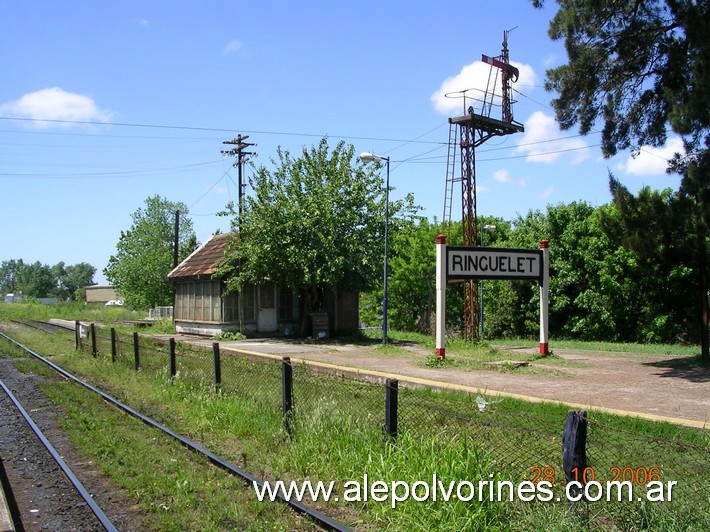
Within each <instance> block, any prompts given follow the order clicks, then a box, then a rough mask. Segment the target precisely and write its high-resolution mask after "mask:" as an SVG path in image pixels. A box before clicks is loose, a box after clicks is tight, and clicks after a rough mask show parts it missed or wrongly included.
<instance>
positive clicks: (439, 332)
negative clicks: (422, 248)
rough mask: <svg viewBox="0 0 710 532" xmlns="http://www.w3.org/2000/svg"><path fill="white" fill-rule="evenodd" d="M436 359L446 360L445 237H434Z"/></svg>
mask: <svg viewBox="0 0 710 532" xmlns="http://www.w3.org/2000/svg"><path fill="white" fill-rule="evenodd" d="M436 358H440V359H442V360H443V359H445V358H446V236H444V235H438V236H437V237H436Z"/></svg>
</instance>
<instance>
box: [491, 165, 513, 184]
mask: <svg viewBox="0 0 710 532" xmlns="http://www.w3.org/2000/svg"><path fill="white" fill-rule="evenodd" d="M493 180H494V181H497V182H498V183H510V172H509V171H508V170H506V169H505V168H502V169H501V170H496V171H495V172H493Z"/></svg>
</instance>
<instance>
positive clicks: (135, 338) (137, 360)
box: [133, 332, 141, 371]
mask: <svg viewBox="0 0 710 532" xmlns="http://www.w3.org/2000/svg"><path fill="white" fill-rule="evenodd" d="M133 359H134V361H135V364H134V368H135V370H136V371H138V368H140V366H141V360H140V352H139V347H138V333H137V332H134V333H133Z"/></svg>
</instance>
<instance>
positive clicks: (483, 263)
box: [436, 235, 550, 359]
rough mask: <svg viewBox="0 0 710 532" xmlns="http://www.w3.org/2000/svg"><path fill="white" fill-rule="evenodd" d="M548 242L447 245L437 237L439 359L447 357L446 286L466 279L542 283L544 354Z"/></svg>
mask: <svg viewBox="0 0 710 532" xmlns="http://www.w3.org/2000/svg"><path fill="white" fill-rule="evenodd" d="M549 252H550V250H549V243H548V241H547V240H541V241H540V249H508V248H484V247H461V246H456V247H454V246H450V247H447V246H446V237H445V236H444V235H438V236H437V237H436V358H439V359H444V358H446V283H447V281H450V280H462V279H477V280H481V279H499V280H500V279H522V280H527V281H537V282H538V283H539V284H540V354H541V355H548V354H549V353H550V351H549V347H548V343H547V330H548V288H549V278H550V254H549Z"/></svg>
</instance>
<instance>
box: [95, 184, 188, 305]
mask: <svg viewBox="0 0 710 532" xmlns="http://www.w3.org/2000/svg"><path fill="white" fill-rule="evenodd" d="M176 211H180V213H181V218H180V231H179V238H178V242H179V258H180V260H182V259H184V258H185V257H187V255H189V254H190V253H191V252H192V251H193V250H194V249H195V248H196V247H197V239H196V237H195V233H194V231H193V229H192V221H191V220H190V219H189V218H187V217H186V216H185V214H186V213H187V208H186V207H185V205H184V204H183V203H180V202H177V203H175V202H171V201H168V200H167V199H164V198H161V197H160V196H159V195H155V196H151V197H149V198H147V199H146V200H145V208H139V209H138V210H137V211H136V212H134V213H133V214H132V215H131V218H132V219H133V224H132V225H131V228H130V229H129V230H128V231H121V236H120V238H119V240H118V244H117V245H116V254H115V255H112V256H111V257H110V259H109V262H108V266H106V268H104V275H106V279H108V280H109V282H111V283H112V284H113V285H114V286H115V287H116V291H117V292H118V293H119V294H120V295H121V297H123V298H124V300H125V301H126V304H128V305H129V306H131V307H133V308H140V309H147V308H152V307H155V306H162V305H170V304H171V302H172V294H173V292H172V285H171V283H170V281H169V280H168V277H167V276H168V273H170V271H171V270H172V269H173V241H174V221H175V212H176Z"/></svg>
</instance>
